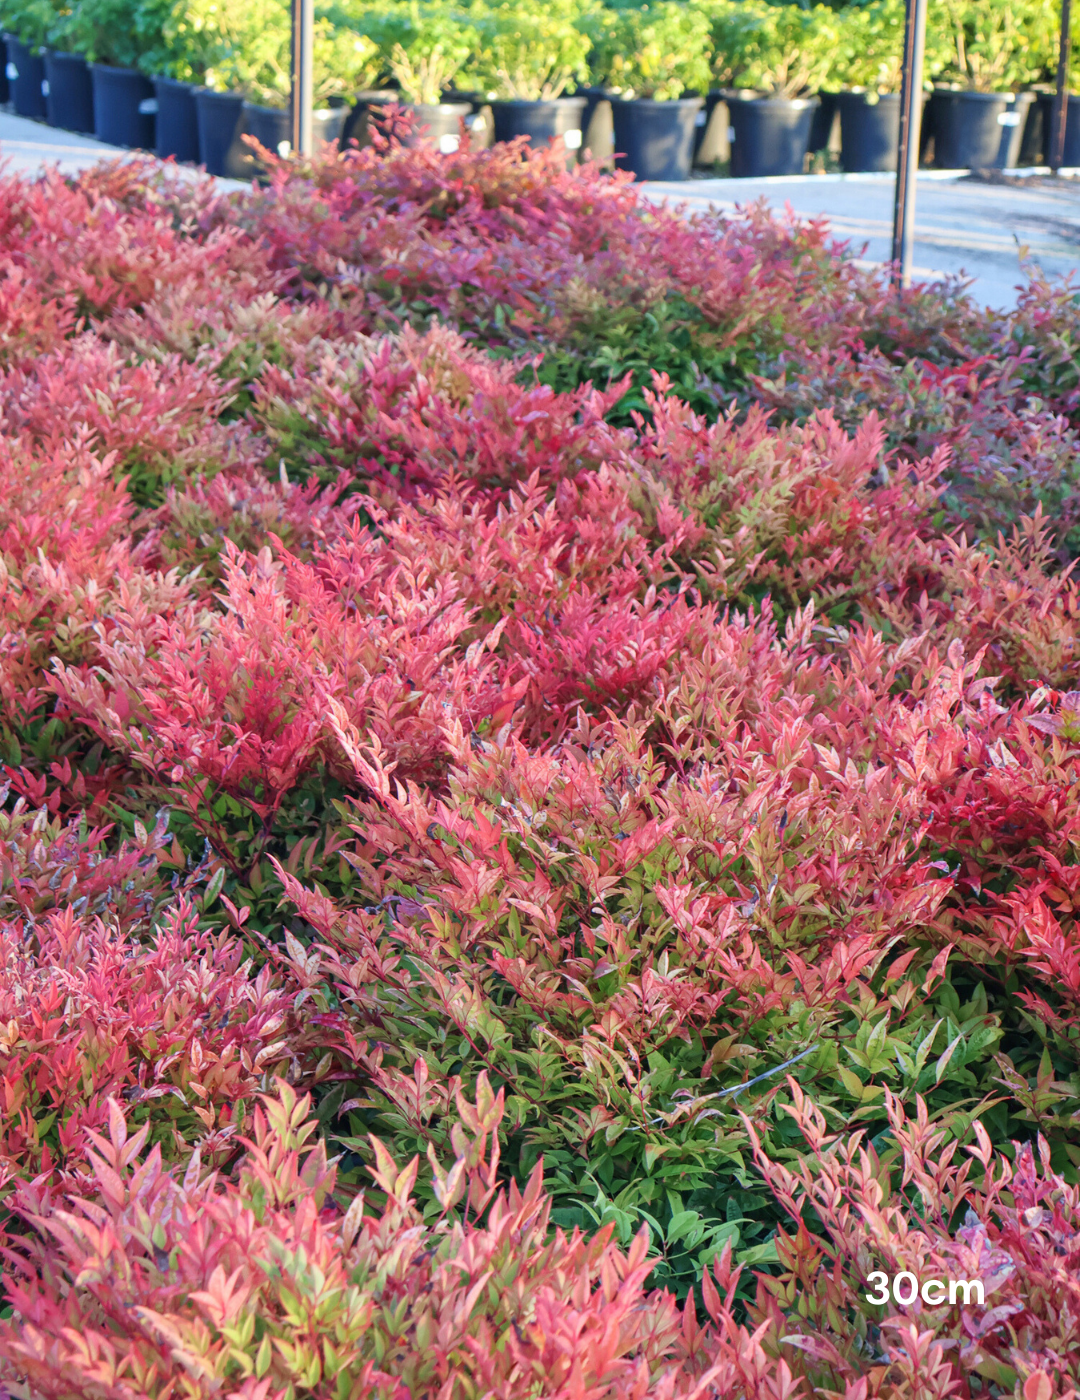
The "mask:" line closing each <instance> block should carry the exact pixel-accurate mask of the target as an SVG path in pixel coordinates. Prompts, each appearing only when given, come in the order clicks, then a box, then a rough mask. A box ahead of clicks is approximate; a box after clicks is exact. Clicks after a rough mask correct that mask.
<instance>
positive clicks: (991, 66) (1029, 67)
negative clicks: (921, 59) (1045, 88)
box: [927, 0, 1058, 93]
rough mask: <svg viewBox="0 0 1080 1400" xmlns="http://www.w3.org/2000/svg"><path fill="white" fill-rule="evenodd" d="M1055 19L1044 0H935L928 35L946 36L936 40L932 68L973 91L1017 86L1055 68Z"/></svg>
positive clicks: (1010, 89)
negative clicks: (1021, 2) (1021, 1)
mask: <svg viewBox="0 0 1080 1400" xmlns="http://www.w3.org/2000/svg"><path fill="white" fill-rule="evenodd" d="M1057 23H1058V21H1057V19H1056V18H1055V14H1054V11H1053V9H1052V7H1051V6H1050V5H1049V4H1048V3H1045V0H1036V3H1030V2H1029V3H1028V4H1026V5H1019V4H1011V3H1002V0H933V2H932V3H931V5H930V13H929V16H928V19H927V35H928V36H929V35H930V33H931V32H933V33H934V34H935V35H939V36H943V37H946V36H947V42H946V43H945V44H943V45H942V44H939V45H938V49H937V52H936V53H935V55H934V56H933V58H932V59H931V60H930V62H928V65H927V67H928V72H929V74H930V76H932V77H934V78H938V79H940V80H942V81H944V82H949V83H955V84H958V85H959V86H960V87H962V88H965V89H967V90H968V91H969V92H985V93H998V92H1015V91H1016V90H1017V89H1018V88H1023V87H1028V86H1030V85H1031V84H1032V83H1036V82H1038V81H1039V80H1040V79H1042V78H1044V77H1046V76H1047V75H1048V72H1049V71H1052V69H1053V66H1054V64H1055V62H1056V52H1055V51H1056V27H1057ZM929 57H930V56H929V55H928V58H929Z"/></svg>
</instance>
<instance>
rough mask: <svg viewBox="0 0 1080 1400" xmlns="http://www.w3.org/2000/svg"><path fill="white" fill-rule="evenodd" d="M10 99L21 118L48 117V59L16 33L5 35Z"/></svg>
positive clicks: (39, 119)
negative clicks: (31, 47)
mask: <svg viewBox="0 0 1080 1400" xmlns="http://www.w3.org/2000/svg"><path fill="white" fill-rule="evenodd" d="M4 43H5V45H6V47H7V77H8V87H9V89H10V93H11V97H10V100H11V102H12V104H13V105H14V107H15V113H16V115H17V116H20V117H34V118H36V119H37V120H38V121H43V120H44V118H45V115H46V113H45V90H44V84H45V60H44V59H43V58H42V56H41V55H40V54H39V53H34V52H33V50H32V49H30V48H28V47H27V45H26V44H24V43H23V42H22V40H21V39H16V38H15V36H14V34H5V35H4Z"/></svg>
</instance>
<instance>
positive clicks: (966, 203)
mask: <svg viewBox="0 0 1080 1400" xmlns="http://www.w3.org/2000/svg"><path fill="white" fill-rule="evenodd" d="M1078 173H1080V172H1070V173H1069V175H1068V176H1066V177H1064V178H1062V179H1059V180H1053V179H1051V178H1050V177H1049V175H1048V174H1047V173H1046V172H1035V171H1033V172H1025V173H1023V174H1020V173H1018V172H1010V174H1009V175H1008V176H1007V177H1003V178H1002V180H1001V182H1000V183H998V182H996V181H995V183H987V182H985V181H983V180H980V179H973V178H971V177H969V176H967V175H966V173H965V172H963V171H921V172H920V174H919V180H918V187H917V190H916V198H915V250H914V263H915V274H916V276H917V277H918V278H920V279H924V280H931V279H933V278H934V277H936V276H941V275H942V274H943V273H965V274H967V275H968V276H970V277H972V278H974V282H973V284H972V287H971V291H972V294H973V295H974V296H975V297H976V298H977V299H978V300H979V301H980V302H981V303H982V304H983V305H984V306H994V307H1001V308H1004V307H1008V306H1012V305H1015V302H1016V287H1017V284H1018V283H1019V282H1020V280H1021V273H1020V250H1021V248H1026V249H1027V256H1028V257H1029V258H1030V259H1031V260H1032V261H1034V262H1037V263H1038V264H1039V265H1040V266H1041V267H1042V268H1044V269H1045V271H1046V272H1048V273H1056V274H1059V275H1064V274H1066V273H1069V272H1073V271H1076V270H1080V178H1075V176H1076V175H1077V174H1078ZM642 188H643V190H644V191H645V192H646V194H647V195H648V197H649V198H651V199H662V200H665V201H670V202H672V203H675V204H685V205H686V206H687V208H688V209H690V210H695V209H706V208H709V207H710V206H711V207H713V208H717V209H734V208H736V207H737V206H738V205H745V204H750V203H752V202H753V201H755V200H758V199H762V198H763V199H765V200H766V201H767V202H768V204H769V205H770V206H771V207H772V208H773V209H776V210H777V211H781V210H783V209H784V207H785V206H787V207H789V208H791V209H792V210H793V211H794V212H795V213H796V214H801V215H804V216H807V217H816V216H819V215H824V216H825V217H826V218H827V219H828V221H829V224H830V227H831V229H832V232H833V234H834V235H835V236H836V237H837V238H841V239H844V240H846V241H848V242H849V243H850V244H851V247H852V249H853V251H855V252H856V253H857V254H858V253H860V250H861V249H862V247H863V245H864V244H865V245H866V251H865V253H863V254H862V256H863V257H864V258H865V259H866V261H867V262H870V263H875V264H879V263H883V262H886V261H887V260H888V259H889V258H890V257H891V255H892V215H893V193H894V179H893V176H891V175H807V176H804V177H802V176H800V177H794V176H793V177H784V178H777V179H769V180H697V179H694V180H688V181H686V182H685V183H681V184H668V185H663V184H645V185H643V186H642Z"/></svg>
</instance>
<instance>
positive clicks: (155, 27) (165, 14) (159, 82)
mask: <svg viewBox="0 0 1080 1400" xmlns="http://www.w3.org/2000/svg"><path fill="white" fill-rule="evenodd" d="M139 9H140V13H141V16H142V25H143V29H144V30H145V31H146V33H147V35H148V36H149V37H148V42H147V43H146V46H145V47H144V48H143V50H142V52H141V53H140V55H139V67H140V68H141V70H142V71H143V72H144V73H145V74H146V75H147V77H149V79H150V81H151V83H152V84H153V86H154V98H155V100H156V102H157V114H156V120H155V123H154V142H155V145H154V149H155V152H156V154H157V155H158V156H160V157H161V158H162V159H163V160H164V159H167V158H168V157H170V156H171V157H172V158H173V159H174V160H178V161H191V162H197V161H198V159H199V128H198V117H197V114H196V109H195V88H196V87H198V86H200V85H202V84H203V83H204V82H205V81H206V70H207V67H208V65H209V64H210V63H211V62H212V59H213V53H214V50H215V44H216V42H217V31H216V28H215V26H214V23H213V16H214V11H213V10H212V9H209V8H208V7H207V6H206V5H204V4H200V3H198V0H140V5H139ZM208 21H209V22H208Z"/></svg>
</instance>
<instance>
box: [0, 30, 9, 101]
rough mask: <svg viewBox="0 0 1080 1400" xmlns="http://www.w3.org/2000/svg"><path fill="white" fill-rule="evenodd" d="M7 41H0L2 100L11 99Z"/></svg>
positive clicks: (0, 87)
mask: <svg viewBox="0 0 1080 1400" xmlns="http://www.w3.org/2000/svg"><path fill="white" fill-rule="evenodd" d="M7 70H8V59H7V43H6V42H5V41H0V102H10V101H11V84H10V83H9V82H8V74H7Z"/></svg>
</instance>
